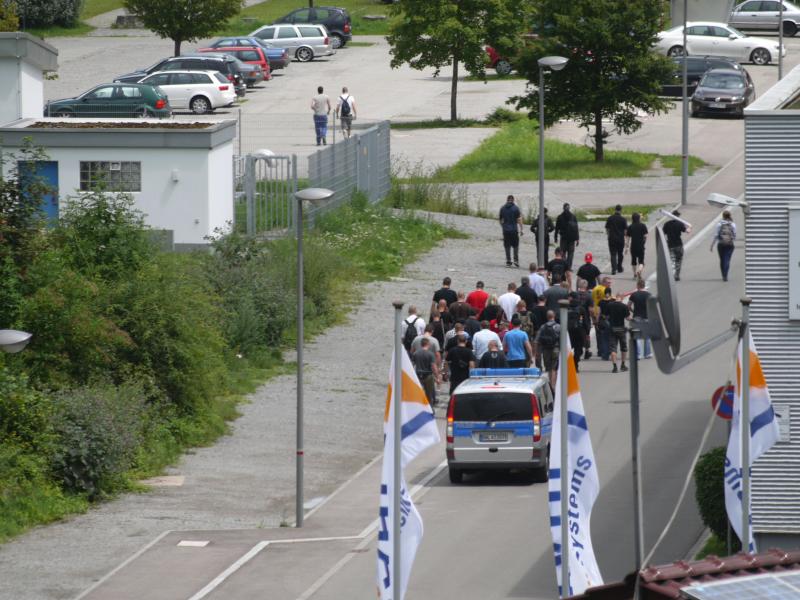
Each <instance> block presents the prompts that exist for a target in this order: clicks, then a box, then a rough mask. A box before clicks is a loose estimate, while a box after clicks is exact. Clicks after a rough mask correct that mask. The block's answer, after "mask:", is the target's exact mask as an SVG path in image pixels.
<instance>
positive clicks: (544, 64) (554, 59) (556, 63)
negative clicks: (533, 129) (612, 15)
mask: <svg viewBox="0 0 800 600" xmlns="http://www.w3.org/2000/svg"><path fill="white" fill-rule="evenodd" d="M568 60H569V59H567V58H564V57H563V56H545V57H543V58H540V59H539V60H538V61H537V62H538V63H539V235H538V236H537V237H538V238H539V239H538V244H537V245H538V262H539V266H540V267H541V266H542V265H543V264H544V262H545V260H544V257H545V247H544V240H545V237H546V236H547V225H546V223H545V218H544V72H545V70H547V69H552V70H553V71H560V70H561V69H563V68H564V67H565V66H566V64H567V62H568Z"/></svg>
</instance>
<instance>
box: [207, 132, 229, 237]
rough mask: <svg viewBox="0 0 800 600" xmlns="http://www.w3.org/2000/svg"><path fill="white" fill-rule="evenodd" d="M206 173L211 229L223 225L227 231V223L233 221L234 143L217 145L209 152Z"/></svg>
mask: <svg viewBox="0 0 800 600" xmlns="http://www.w3.org/2000/svg"><path fill="white" fill-rule="evenodd" d="M206 174H207V183H206V185H207V188H208V217H207V218H208V222H209V226H210V228H211V231H213V229H214V227H222V226H225V227H226V231H227V225H226V224H228V223H233V143H228V144H224V145H222V146H217V147H216V148H214V149H213V150H211V151H210V152H209V153H208V170H207V173H206ZM212 224H213V225H212ZM220 224H223V225H220Z"/></svg>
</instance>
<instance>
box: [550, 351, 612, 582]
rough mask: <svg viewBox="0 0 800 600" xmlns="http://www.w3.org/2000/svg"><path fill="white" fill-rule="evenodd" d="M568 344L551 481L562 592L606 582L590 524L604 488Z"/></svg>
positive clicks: (555, 424) (557, 401) (552, 443)
mask: <svg viewBox="0 0 800 600" xmlns="http://www.w3.org/2000/svg"><path fill="white" fill-rule="evenodd" d="M567 343H569V341H568V342H567ZM568 348H569V352H568V358H567V361H566V363H567V364H566V365H559V367H558V377H557V380H556V399H555V404H554V406H553V434H552V437H551V439H550V477H549V483H548V501H549V504H550V532H551V533H552V535H553V551H554V554H555V562H556V578H557V580H558V590H559V596H560V597H561V598H566V597H567V596H572V595H575V594H582V593H583V592H584V591H585V590H586V589H587V588H590V587H593V586H596V585H602V583H603V577H602V576H601V575H600V568H599V567H598V566H597V560H596V559H595V556H594V548H593V547H592V536H591V529H590V520H591V516H592V507H593V506H594V501H595V500H596V499H597V494H598V492H599V491H600V478H599V476H598V474H597V465H596V463H595V459H594V450H592V440H591V437H590V436H589V425H588V422H587V421H586V414H585V413H584V411H583V399H582V398H581V388H580V382H579V381H578V372H577V370H576V369H575V359H574V358H573V353H572V348H571V347H568ZM565 371H566V374H565ZM564 376H566V377H567V398H566V402H567V469H562V468H561V443H562V440H561V402H563V401H564V399H562V397H561V381H562V379H561V378H562V377H564ZM561 477H566V478H567V482H568V492H567V493H568V508H567V514H566V515H562V514H561ZM561 519H568V520H569V532H570V533H569V539H568V540H562V539H561ZM562 552H567V553H568V557H569V559H568V560H569V564H568V567H569V585H568V586H567V589H566V590H564V588H563V583H562V581H561V561H562Z"/></svg>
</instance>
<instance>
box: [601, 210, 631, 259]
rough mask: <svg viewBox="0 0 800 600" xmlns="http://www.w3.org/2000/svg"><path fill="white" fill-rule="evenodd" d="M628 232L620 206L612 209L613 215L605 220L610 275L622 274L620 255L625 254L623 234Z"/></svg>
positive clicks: (626, 222) (626, 221)
mask: <svg viewBox="0 0 800 600" xmlns="http://www.w3.org/2000/svg"><path fill="white" fill-rule="evenodd" d="M627 231H628V220H627V219H626V218H625V217H623V216H622V205H620V204H617V205H616V206H615V207H614V214H613V215H611V216H610V217H608V219H606V236H607V237H608V253H609V255H610V256H611V274H612V275H616V274H617V273H622V271H623V268H622V255H623V254H625V233H626V232H627Z"/></svg>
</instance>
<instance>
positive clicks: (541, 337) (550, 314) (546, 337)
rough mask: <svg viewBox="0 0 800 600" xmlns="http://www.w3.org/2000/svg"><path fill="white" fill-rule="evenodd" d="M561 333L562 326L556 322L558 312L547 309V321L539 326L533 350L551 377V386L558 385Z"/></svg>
mask: <svg viewBox="0 0 800 600" xmlns="http://www.w3.org/2000/svg"><path fill="white" fill-rule="evenodd" d="M560 334H561V327H560V325H559V324H558V323H556V313H555V312H554V311H552V310H548V311H547V322H546V323H545V324H544V325H542V326H541V327H539V332H538V333H537V334H536V339H535V340H534V348H533V351H534V353H535V355H536V360H537V363H538V361H541V362H542V364H543V365H544V370H545V371H547V373H548V376H549V377H550V387H551V388H553V389H555V387H556V374H557V370H558V342H559V335H560Z"/></svg>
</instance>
